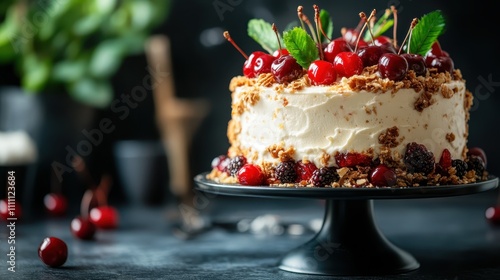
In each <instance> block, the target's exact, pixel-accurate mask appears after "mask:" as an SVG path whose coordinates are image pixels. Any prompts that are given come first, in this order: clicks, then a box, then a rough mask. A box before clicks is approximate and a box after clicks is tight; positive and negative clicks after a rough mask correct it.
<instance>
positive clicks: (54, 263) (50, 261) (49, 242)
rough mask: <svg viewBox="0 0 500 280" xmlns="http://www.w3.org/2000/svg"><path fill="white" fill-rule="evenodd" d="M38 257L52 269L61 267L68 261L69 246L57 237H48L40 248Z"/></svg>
mask: <svg viewBox="0 0 500 280" xmlns="http://www.w3.org/2000/svg"><path fill="white" fill-rule="evenodd" d="M38 257H39V258H40V260H42V262H43V263H45V264H46V265H48V266H50V267H58V266H61V265H63V264H64V263H65V262H66V260H67V259H68V246H67V245H66V243H65V242H64V241H63V240H61V239H59V238H57V237H46V238H45V239H44V240H43V242H42V243H41V244H40V246H39V247H38Z"/></svg>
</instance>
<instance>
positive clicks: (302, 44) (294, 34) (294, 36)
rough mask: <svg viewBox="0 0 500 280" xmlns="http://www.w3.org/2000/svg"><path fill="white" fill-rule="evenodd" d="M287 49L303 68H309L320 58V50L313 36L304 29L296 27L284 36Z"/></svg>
mask: <svg viewBox="0 0 500 280" xmlns="http://www.w3.org/2000/svg"><path fill="white" fill-rule="evenodd" d="M283 41H284V42H285V46H286V49H287V50H288V52H289V53H290V55H291V56H293V58H295V59H296V60H297V63H298V64H300V66H302V67H303V68H305V69H307V68H309V65H310V64H311V62H313V61H314V60H316V59H317V58H318V49H317V48H316V43H315V42H314V40H313V39H312V38H311V36H310V35H309V34H308V33H307V32H306V31H305V30H304V29H302V28H300V27H295V28H294V29H292V30H290V31H287V32H285V33H284V34H283Z"/></svg>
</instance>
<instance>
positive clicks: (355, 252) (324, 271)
mask: <svg viewBox="0 0 500 280" xmlns="http://www.w3.org/2000/svg"><path fill="white" fill-rule="evenodd" d="M205 176H206V173H202V174H199V175H197V176H196V177H195V178H194V181H195V183H196V185H197V186H196V188H197V189H198V190H200V191H204V192H210V193H215V194H220V195H233V196H253V197H277V198H278V197H280V198H287V197H288V198H311V199H312V198H313V199H325V200H326V209H325V216H324V219H323V225H322V227H321V230H320V231H319V232H318V233H317V234H316V236H315V237H314V238H312V239H311V240H310V241H308V242H306V243H305V244H302V245H301V246H299V247H297V248H295V249H293V250H292V251H290V252H289V253H288V254H286V255H285V256H284V257H283V258H282V259H281V261H280V264H279V268H280V269H282V270H286V271H290V272H296V273H304V274H317V275H351V276H353V275H388V274H400V273H405V272H409V271H412V270H415V269H418V268H419V266H420V264H419V263H418V261H417V260H416V259H415V258H414V257H413V256H412V255H410V254H409V253H407V252H405V251H403V250H401V249H400V248H398V247H396V246H395V245H394V244H392V243H391V242H390V241H389V240H387V239H386V237H385V236H384V235H383V233H382V232H381V231H380V230H379V229H378V227H377V225H376V224H375V221H374V219H373V200H374V199H405V198H431V197H448V196H458V195H468V194H474V193H479V192H483V191H487V190H491V189H494V188H496V187H497V186H498V177H495V176H490V178H489V179H488V180H487V181H482V182H478V183H471V184H466V185H447V186H425V187H412V188H305V187H297V188H293V187H269V186H256V187H253V186H242V185H238V184H219V183H215V182H213V181H211V180H207V179H206V178H205Z"/></svg>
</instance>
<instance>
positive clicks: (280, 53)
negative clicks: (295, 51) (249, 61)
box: [273, 49, 290, 58]
mask: <svg viewBox="0 0 500 280" xmlns="http://www.w3.org/2000/svg"><path fill="white" fill-rule="evenodd" d="M289 54H290V52H288V50H287V49H279V50H275V51H274V52H273V56H274V57H275V58H278V57H280V56H284V55H289Z"/></svg>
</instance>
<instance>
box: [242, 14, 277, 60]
mask: <svg viewBox="0 0 500 280" xmlns="http://www.w3.org/2000/svg"><path fill="white" fill-rule="evenodd" d="M247 31H248V36H250V37H251V38H252V39H254V40H255V41H256V42H257V43H259V45H261V46H262V48H263V49H265V50H266V51H268V52H269V53H273V52H274V51H275V50H277V49H278V48H279V44H278V39H277V38H276V33H275V32H274V31H273V27H272V25H271V24H270V23H268V22H266V21H265V20H263V19H251V20H250V21H248V30H247ZM280 40H281V38H280Z"/></svg>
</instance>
